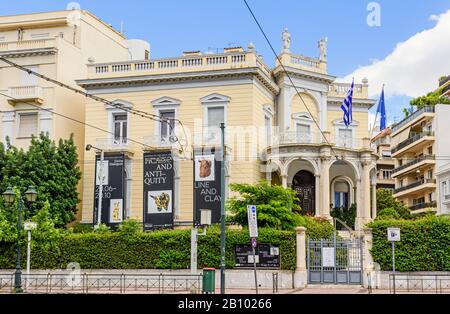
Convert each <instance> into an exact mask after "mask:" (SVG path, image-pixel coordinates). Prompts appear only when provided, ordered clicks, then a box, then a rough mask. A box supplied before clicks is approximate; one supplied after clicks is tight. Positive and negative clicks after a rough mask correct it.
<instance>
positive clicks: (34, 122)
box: [17, 112, 38, 138]
mask: <svg viewBox="0 0 450 314" xmlns="http://www.w3.org/2000/svg"><path fill="white" fill-rule="evenodd" d="M18 122H19V127H18V132H17V137H22V138H23V137H31V136H32V135H37V133H38V114H37V112H27V113H19V121H18Z"/></svg>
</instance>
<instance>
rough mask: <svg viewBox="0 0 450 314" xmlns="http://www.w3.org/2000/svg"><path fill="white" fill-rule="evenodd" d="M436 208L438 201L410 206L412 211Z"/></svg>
mask: <svg viewBox="0 0 450 314" xmlns="http://www.w3.org/2000/svg"><path fill="white" fill-rule="evenodd" d="M436 206H437V203H436V201H433V202H429V203H419V204H416V205H413V206H410V207H409V209H410V210H411V211H415V210H419V209H424V208H436Z"/></svg>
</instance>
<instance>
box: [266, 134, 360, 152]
mask: <svg viewBox="0 0 450 314" xmlns="http://www.w3.org/2000/svg"><path fill="white" fill-rule="evenodd" d="M328 141H329V142H330V144H331V145H333V146H335V147H339V148H349V149H360V148H362V141H361V140H360V139H356V138H350V137H342V136H336V135H331V136H329V137H328ZM323 143H326V141H325V140H324V138H323V136H322V134H321V133H318V132H317V133H316V132H295V131H287V132H281V133H279V134H277V135H275V137H274V141H273V145H286V144H315V145H318V144H323Z"/></svg>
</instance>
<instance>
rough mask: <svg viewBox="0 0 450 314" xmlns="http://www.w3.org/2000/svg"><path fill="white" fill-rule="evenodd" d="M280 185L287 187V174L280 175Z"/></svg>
mask: <svg viewBox="0 0 450 314" xmlns="http://www.w3.org/2000/svg"><path fill="white" fill-rule="evenodd" d="M281 185H282V186H283V187H284V188H287V187H288V182H287V174H283V175H281Z"/></svg>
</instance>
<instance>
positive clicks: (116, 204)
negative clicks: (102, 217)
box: [109, 199, 123, 223]
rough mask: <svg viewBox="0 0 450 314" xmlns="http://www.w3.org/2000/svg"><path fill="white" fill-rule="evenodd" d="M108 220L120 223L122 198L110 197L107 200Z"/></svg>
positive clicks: (121, 218)
mask: <svg viewBox="0 0 450 314" xmlns="http://www.w3.org/2000/svg"><path fill="white" fill-rule="evenodd" d="M109 202H110V203H109V206H110V207H109V222H110V223H120V222H122V220H123V217H122V213H123V211H122V210H123V201H122V199H111V200H110V201H109Z"/></svg>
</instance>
